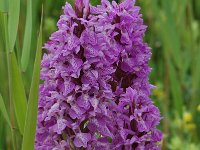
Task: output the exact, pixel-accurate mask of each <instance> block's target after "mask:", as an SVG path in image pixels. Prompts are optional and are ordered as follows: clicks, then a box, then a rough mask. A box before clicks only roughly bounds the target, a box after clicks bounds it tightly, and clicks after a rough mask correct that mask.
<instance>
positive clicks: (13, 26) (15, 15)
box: [8, 0, 20, 52]
mask: <svg viewBox="0 0 200 150" xmlns="http://www.w3.org/2000/svg"><path fill="white" fill-rule="evenodd" d="M19 14H20V0H9V12H8V37H9V51H11V52H12V51H13V49H14V46H15V41H16V37H17V30H18V24H19Z"/></svg>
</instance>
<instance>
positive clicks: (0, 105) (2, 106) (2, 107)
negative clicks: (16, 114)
mask: <svg viewBox="0 0 200 150" xmlns="http://www.w3.org/2000/svg"><path fill="white" fill-rule="evenodd" d="M0 110H1V113H2V114H3V116H4V118H5V120H6V121H7V123H8V125H9V127H10V128H12V127H11V122H10V119H9V116H8V113H7V110H6V106H5V104H4V101H3V98H2V96H1V94H0Z"/></svg>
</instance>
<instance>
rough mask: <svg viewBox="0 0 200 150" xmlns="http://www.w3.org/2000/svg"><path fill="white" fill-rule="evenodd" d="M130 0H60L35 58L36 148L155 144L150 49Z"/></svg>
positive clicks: (98, 149)
mask: <svg viewBox="0 0 200 150" xmlns="http://www.w3.org/2000/svg"><path fill="white" fill-rule="evenodd" d="M139 10H140V8H139V7H137V6H135V0H125V1H123V2H122V3H120V4H117V3H116V2H114V1H113V2H112V3H110V2H109V1H108V0H102V1H101V5H97V6H92V5H91V4H89V0H76V1H75V8H74V9H73V7H72V6H71V5H70V4H69V3H66V5H65V7H64V14H63V15H61V17H60V20H59V21H58V23H57V26H58V31H56V32H54V33H53V34H52V35H51V37H50V40H49V41H48V42H47V43H46V44H45V49H47V50H48V54H45V55H44V56H43V60H42V63H41V80H43V81H44V83H43V84H41V85H40V94H39V104H38V121H37V133H36V138H35V149H36V150H50V149H52V150H73V149H83V150H149V149H153V150H159V149H160V145H159V144H158V143H160V141H161V140H162V133H161V132H160V131H159V130H158V129H157V128H156V127H157V126H158V124H159V122H160V120H161V117H160V111H159V109H158V108H157V107H156V106H155V105H154V104H153V102H152V100H151V99H150V95H151V89H152V87H153V86H152V85H151V84H150V83H149V77H148V76H149V73H150V71H151V68H150V67H149V66H148V62H149V59H150V57H151V49H150V48H149V47H148V45H147V44H146V43H145V42H144V41H143V37H144V33H145V31H146V26H145V25H144V24H143V20H142V18H141V14H140V13H139Z"/></svg>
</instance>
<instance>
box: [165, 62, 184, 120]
mask: <svg viewBox="0 0 200 150" xmlns="http://www.w3.org/2000/svg"><path fill="white" fill-rule="evenodd" d="M168 62H169V61H168ZM169 74H170V85H171V86H170V87H171V93H172V97H173V104H174V108H175V109H174V110H176V111H177V112H178V115H179V117H181V118H182V114H183V97H182V91H181V87H180V84H179V80H178V78H177V74H176V72H175V68H174V66H173V64H172V63H171V62H169Z"/></svg>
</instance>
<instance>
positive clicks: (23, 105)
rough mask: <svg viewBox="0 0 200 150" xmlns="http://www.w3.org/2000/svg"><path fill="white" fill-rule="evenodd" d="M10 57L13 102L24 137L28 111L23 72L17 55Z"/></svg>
mask: <svg viewBox="0 0 200 150" xmlns="http://www.w3.org/2000/svg"><path fill="white" fill-rule="evenodd" d="M10 55H11V80H12V86H11V87H12V100H13V104H14V109H15V114H16V119H17V123H18V126H19V130H20V133H21V134H22V135H23V131H24V123H25V117H26V110H27V99H26V93H25V89H24V84H23V81H22V76H21V72H20V69H19V67H18V64H17V59H16V56H15V53H14V52H12V53H11V54H10Z"/></svg>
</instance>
